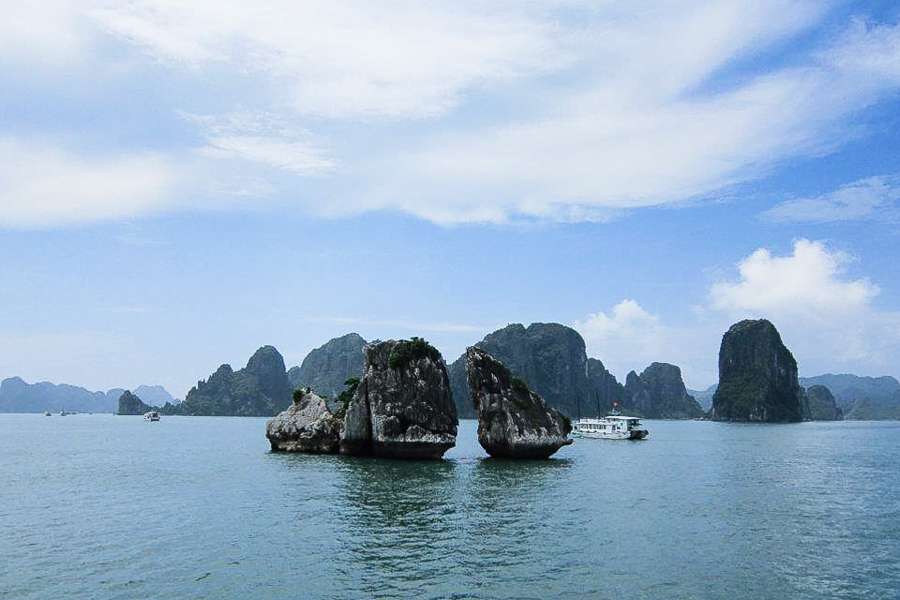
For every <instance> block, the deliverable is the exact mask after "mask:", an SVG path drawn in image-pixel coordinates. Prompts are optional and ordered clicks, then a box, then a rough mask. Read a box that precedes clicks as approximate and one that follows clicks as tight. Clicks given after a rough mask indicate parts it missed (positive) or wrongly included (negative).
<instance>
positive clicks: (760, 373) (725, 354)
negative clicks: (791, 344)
mask: <svg viewBox="0 0 900 600" xmlns="http://www.w3.org/2000/svg"><path fill="white" fill-rule="evenodd" d="M712 418H713V419H714V420H717V421H756V422H766V423H779V422H796V421H800V420H802V418H803V406H802V389H801V388H800V383H799V380H798V378H797V361H796V360H794V356H793V355H792V354H791V352H790V350H788V349H787V348H786V347H785V345H784V344H783V343H782V341H781V336H780V335H779V334H778V330H777V329H775V326H774V325H772V323H770V322H769V321H767V320H765V319H761V320H757V321H752V320H746V321H741V322H740V323H735V324H734V325H732V326H731V328H730V329H729V330H728V332H727V333H725V335H724V336H723V337H722V346H721V349H720V350H719V387H718V388H717V389H716V393H715V395H714V396H713V408H712Z"/></svg>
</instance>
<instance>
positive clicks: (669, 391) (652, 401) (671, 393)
mask: <svg viewBox="0 0 900 600" xmlns="http://www.w3.org/2000/svg"><path fill="white" fill-rule="evenodd" d="M625 396H626V401H625V406H626V407H627V408H628V411H629V413H631V412H635V413H637V414H638V415H639V416H641V417H645V418H648V419H696V418H699V417H702V416H703V415H704V411H703V409H702V408H701V407H700V404H698V403H697V401H696V400H695V399H694V397H693V396H691V395H690V394H688V392H687V389H686V388H685V387H684V381H683V380H682V379H681V369H679V368H678V367H676V366H675V365H670V364H667V363H657V362H655V363H653V364H651V365H650V366H649V367H647V368H646V369H644V371H643V372H642V373H641V374H640V375H638V374H637V373H635V372H634V371H631V372H630V373H629V374H628V377H627V378H626V379H625Z"/></svg>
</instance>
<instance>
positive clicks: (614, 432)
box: [572, 408, 650, 440]
mask: <svg viewBox="0 0 900 600" xmlns="http://www.w3.org/2000/svg"><path fill="white" fill-rule="evenodd" d="M572 435H577V436H579V437H586V438H596V439H601V440H643V439H646V437H647V436H648V435H650V432H649V431H647V430H646V429H642V428H641V420H640V419H639V418H638V417H624V416H622V415H620V414H619V412H618V411H617V410H616V409H615V408H613V412H612V414H611V415H609V416H607V417H602V418H599V419H578V420H577V421H575V423H574V424H573V425H572Z"/></svg>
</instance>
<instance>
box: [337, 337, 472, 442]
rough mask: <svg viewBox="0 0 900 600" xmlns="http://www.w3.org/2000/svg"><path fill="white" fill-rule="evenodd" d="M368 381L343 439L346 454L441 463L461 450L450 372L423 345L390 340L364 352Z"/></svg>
mask: <svg viewBox="0 0 900 600" xmlns="http://www.w3.org/2000/svg"><path fill="white" fill-rule="evenodd" d="M364 357H365V369H364V372H363V377H362V379H361V381H360V383H359V385H358V386H357V388H356V392H355V393H354V394H353V398H352V399H351V400H350V402H349V404H348V406H347V410H346V414H345V415H344V425H343V430H342V433H341V444H340V446H341V452H342V453H344V454H354V455H365V454H373V455H375V456H386V457H392V458H440V457H441V456H443V454H444V452H446V451H447V450H448V449H449V448H451V447H453V446H454V445H455V444H456V429H457V425H458V420H457V418H456V407H455V405H454V404H453V399H452V397H451V394H450V380H449V377H448V375H447V367H446V365H445V364H444V360H443V358H441V355H440V353H439V352H438V351H437V350H436V349H434V348H433V347H432V346H430V345H429V344H428V343H427V342H425V341H424V340H420V339H418V338H413V339H412V340H400V341H396V340H389V341H386V342H378V343H374V344H369V345H368V346H366V347H365V349H364Z"/></svg>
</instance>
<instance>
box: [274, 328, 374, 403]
mask: <svg viewBox="0 0 900 600" xmlns="http://www.w3.org/2000/svg"><path fill="white" fill-rule="evenodd" d="M365 345H366V340H364V339H363V338H362V337H360V335H359V334H357V333H348V334H347V335H344V336H341V337H338V338H334V339H332V340H329V341H328V342H327V343H325V344H324V345H322V346H320V347H318V348H316V349H315V350H313V351H312V352H310V353H309V354H307V355H306V358H304V359H303V362H302V363H301V364H300V366H299V367H291V369H290V370H289V371H288V381H289V382H290V384H291V386H292V387H293V389H297V388H311V389H312V390H313V391H315V392H316V393H318V394H323V395H326V396H330V397H334V396H337V395H338V394H339V393H341V391H342V390H343V389H344V382H345V381H346V380H348V379H350V378H351V377H362V374H363V367H364V365H363V347H364V346H365Z"/></svg>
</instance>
